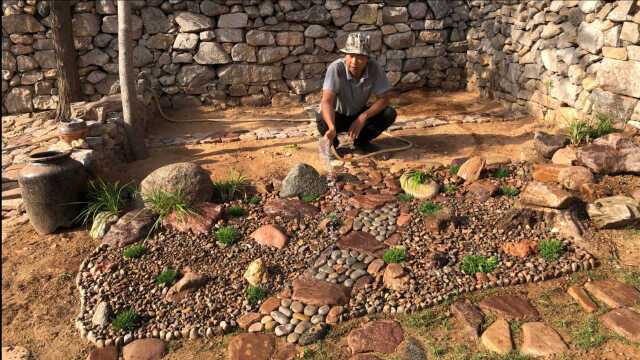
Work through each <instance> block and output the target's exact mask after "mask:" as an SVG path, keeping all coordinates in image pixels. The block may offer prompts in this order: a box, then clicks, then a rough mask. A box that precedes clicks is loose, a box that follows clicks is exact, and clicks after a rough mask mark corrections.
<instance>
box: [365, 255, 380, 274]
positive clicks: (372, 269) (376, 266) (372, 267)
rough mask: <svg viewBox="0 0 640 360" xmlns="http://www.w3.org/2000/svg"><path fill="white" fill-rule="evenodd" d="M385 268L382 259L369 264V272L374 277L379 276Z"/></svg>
mask: <svg viewBox="0 0 640 360" xmlns="http://www.w3.org/2000/svg"><path fill="white" fill-rule="evenodd" d="M383 268H384V261H383V260H382V259H375V260H373V261H372V262H370V263H369V266H368V267H367V272H368V273H369V274H371V275H373V276H378V274H379V273H380V271H381V270H382V269H383Z"/></svg>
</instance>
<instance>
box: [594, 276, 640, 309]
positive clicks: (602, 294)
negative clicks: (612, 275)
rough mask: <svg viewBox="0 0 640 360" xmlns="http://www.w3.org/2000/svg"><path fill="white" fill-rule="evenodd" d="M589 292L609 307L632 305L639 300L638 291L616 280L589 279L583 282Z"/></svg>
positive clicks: (639, 294) (639, 293)
mask: <svg viewBox="0 0 640 360" xmlns="http://www.w3.org/2000/svg"><path fill="white" fill-rule="evenodd" d="M584 287H585V289H587V291H589V293H590V294H591V295H592V296H593V297H595V298H596V299H598V300H599V301H601V302H603V303H605V304H606V305H607V306H608V307H610V308H614V309H615V308H619V307H627V306H633V305H635V304H636V303H637V302H638V301H640V292H638V290H636V289H635V288H634V287H633V286H631V285H627V284H625V283H623V282H620V281H616V280H598V281H590V282H588V283H586V284H584Z"/></svg>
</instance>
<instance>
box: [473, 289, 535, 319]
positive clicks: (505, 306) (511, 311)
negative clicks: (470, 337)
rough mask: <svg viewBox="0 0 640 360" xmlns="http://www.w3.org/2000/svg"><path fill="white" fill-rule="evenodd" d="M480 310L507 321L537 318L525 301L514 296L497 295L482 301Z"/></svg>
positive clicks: (532, 308) (533, 310) (533, 309)
mask: <svg viewBox="0 0 640 360" xmlns="http://www.w3.org/2000/svg"><path fill="white" fill-rule="evenodd" d="M479 306H480V309H482V310H485V311H490V312H493V313H495V314H496V315H498V316H500V317H503V318H505V319H507V320H535V319H537V318H538V317H539V314H538V310H536V309H535V308H534V307H533V306H531V304H529V301H527V299H525V298H522V297H520V296H515V295H497V296H492V297H488V298H486V299H483V300H482V301H481V302H480V304H479Z"/></svg>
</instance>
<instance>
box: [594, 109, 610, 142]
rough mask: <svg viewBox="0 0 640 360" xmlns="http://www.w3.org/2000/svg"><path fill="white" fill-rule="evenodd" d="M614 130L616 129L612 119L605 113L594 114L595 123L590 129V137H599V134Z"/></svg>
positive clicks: (602, 134)
mask: <svg viewBox="0 0 640 360" xmlns="http://www.w3.org/2000/svg"><path fill="white" fill-rule="evenodd" d="M615 130H616V129H615V128H614V127H613V120H611V118H610V117H609V116H607V115H605V114H602V113H598V114H597V115H596V123H595V125H594V126H593V127H592V130H591V138H592V139H595V138H599V137H600V136H605V135H607V134H611V133H612V132H614V131H615Z"/></svg>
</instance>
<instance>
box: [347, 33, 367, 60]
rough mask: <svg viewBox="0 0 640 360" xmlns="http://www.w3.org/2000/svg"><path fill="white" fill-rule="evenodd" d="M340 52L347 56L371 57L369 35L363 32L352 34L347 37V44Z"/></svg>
mask: <svg viewBox="0 0 640 360" xmlns="http://www.w3.org/2000/svg"><path fill="white" fill-rule="evenodd" d="M340 51H341V52H343V53H345V54H360V55H366V56H369V35H367V34H365V33H362V32H354V33H350V34H349V36H347V42H346V43H345V45H344V47H343V48H342V49H340Z"/></svg>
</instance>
